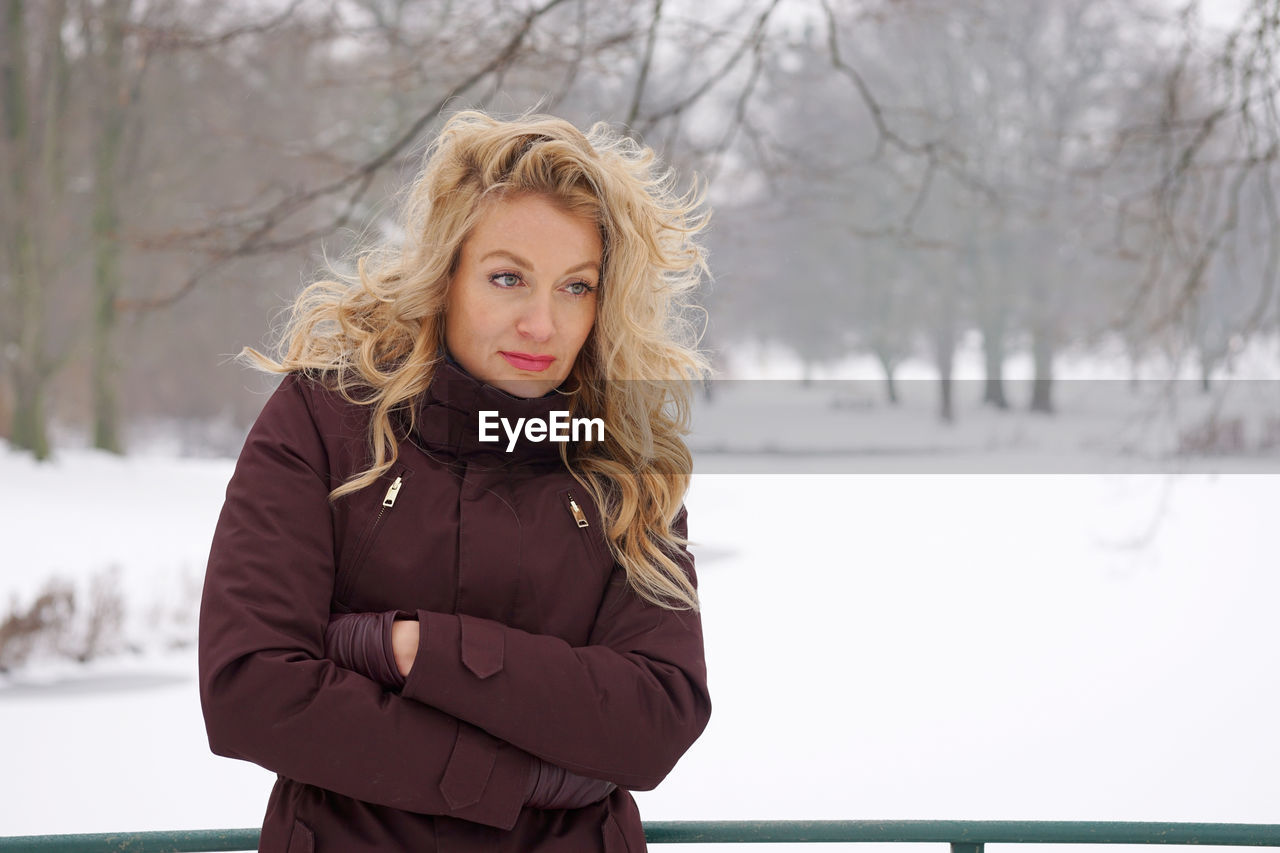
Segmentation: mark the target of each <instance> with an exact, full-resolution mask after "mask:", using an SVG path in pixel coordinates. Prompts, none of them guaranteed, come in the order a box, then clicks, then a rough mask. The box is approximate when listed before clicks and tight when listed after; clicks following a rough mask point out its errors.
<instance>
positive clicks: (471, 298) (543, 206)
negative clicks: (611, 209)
mask: <svg viewBox="0 0 1280 853" xmlns="http://www.w3.org/2000/svg"><path fill="white" fill-rule="evenodd" d="M602 254H603V246H602V245H601V242H600V233H599V231H598V229H597V228H596V225H595V223H594V222H591V221H589V220H587V219H583V218H580V217H577V216H573V215H570V214H568V213H565V212H564V210H562V209H561V208H560V207H557V206H556V205H555V204H554V203H553V202H551V201H549V200H548V199H547V198H545V197H544V196H537V195H526V196H517V197H515V198H511V199H504V200H501V201H496V202H493V203H492V204H490V205H489V206H488V209H487V210H486V212H485V213H484V214H483V215H482V216H481V218H480V221H479V222H478V223H477V224H476V227H475V229H474V230H473V231H472V232H471V235H470V236H469V237H468V238H467V240H466V242H465V243H463V244H462V254H461V257H460V258H459V261H458V269H457V272H456V273H455V274H454V277H453V280H452V281H451V282H450V283H449V294H448V299H447V301H446V307H445V317H444V339H445V345H446V346H448V348H449V352H451V353H453V357H454V358H455V359H457V361H458V363H459V364H461V365H462V367H463V369H465V370H466V371H467V372H468V373H470V374H471V375H472V376H474V377H475V378H477V379H479V380H480V381H482V382H486V383H488V384H489V385H493V386H495V387H497V388H500V389H502V390H503V391H506V392H507V393H508V394H513V395H515V396H517V397H541V396H542V395H543V394H546V393H547V392H549V391H551V390H552V389H553V388H555V387H556V386H558V385H559V384H560V383H561V382H563V381H564V380H565V378H566V377H567V376H568V375H569V371H570V369H572V367H573V362H574V359H576V358H577V357H578V351H579V350H581V349H582V344H583V343H584V342H585V341H586V339H587V335H588V334H589V333H590V332H591V326H592V325H593V324H594V323H595V319H596V301H597V288H598V287H599V286H600V266H601V256H602Z"/></svg>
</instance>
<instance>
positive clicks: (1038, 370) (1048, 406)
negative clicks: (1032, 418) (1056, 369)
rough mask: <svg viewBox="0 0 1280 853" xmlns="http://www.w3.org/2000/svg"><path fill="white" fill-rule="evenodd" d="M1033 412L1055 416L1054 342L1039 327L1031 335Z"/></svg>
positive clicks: (1046, 330) (1047, 331)
mask: <svg viewBox="0 0 1280 853" xmlns="http://www.w3.org/2000/svg"><path fill="white" fill-rule="evenodd" d="M1031 358H1032V362H1033V364H1034V368H1035V377H1034V379H1033V380H1032V382H1031V411H1033V412H1042V413H1044V414H1046V415H1049V414H1053V341H1052V339H1051V333H1050V332H1049V330H1048V329H1046V328H1044V327H1043V326H1041V325H1037V326H1036V328H1035V329H1034V330H1033V331H1032V333H1031Z"/></svg>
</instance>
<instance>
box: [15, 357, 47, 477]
mask: <svg viewBox="0 0 1280 853" xmlns="http://www.w3.org/2000/svg"><path fill="white" fill-rule="evenodd" d="M44 393H45V382H44V380H43V379H41V378H40V376H39V375H38V374H35V373H34V372H23V373H21V374H19V375H17V376H15V377H14V382H13V427H12V435H11V440H12V441H13V445H14V446H15V447H17V448H19V449H22V450H29V451H31V453H32V455H34V456H35V458H37V459H48V458H49V454H50V453H51V452H52V448H51V447H50V445H49V430H48V424H47V423H46V422H45V417H46V415H45V399H44Z"/></svg>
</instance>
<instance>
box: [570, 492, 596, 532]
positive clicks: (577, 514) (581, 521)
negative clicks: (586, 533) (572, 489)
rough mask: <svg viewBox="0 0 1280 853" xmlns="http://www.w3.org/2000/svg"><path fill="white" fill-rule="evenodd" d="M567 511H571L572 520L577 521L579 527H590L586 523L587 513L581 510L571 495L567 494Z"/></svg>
mask: <svg viewBox="0 0 1280 853" xmlns="http://www.w3.org/2000/svg"><path fill="white" fill-rule="evenodd" d="M569 512H571V513H573V520H574V521H576V522H578V526H579V527H590V526H591V525H589V524H588V523H587V514H586V513H585V512H583V511H582V507H580V506H578V502H577V501H575V500H574V499H573V495H569Z"/></svg>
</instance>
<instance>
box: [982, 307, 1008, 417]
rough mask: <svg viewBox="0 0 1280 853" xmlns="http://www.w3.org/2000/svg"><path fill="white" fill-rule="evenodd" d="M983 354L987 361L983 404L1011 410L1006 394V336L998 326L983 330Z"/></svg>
mask: <svg viewBox="0 0 1280 853" xmlns="http://www.w3.org/2000/svg"><path fill="white" fill-rule="evenodd" d="M982 352H983V355H984V356H985V359H986V382H985V387H984V389H983V392H982V402H983V403H985V404H987V405H990V406H995V407H996V408H997V409H1001V410H1003V409H1007V408H1009V400H1008V398H1007V397H1006V396H1005V393H1004V334H1003V330H1002V329H1000V328H998V327H997V326H996V324H994V323H992V324H988V325H987V326H986V327H984V328H983V330H982Z"/></svg>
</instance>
